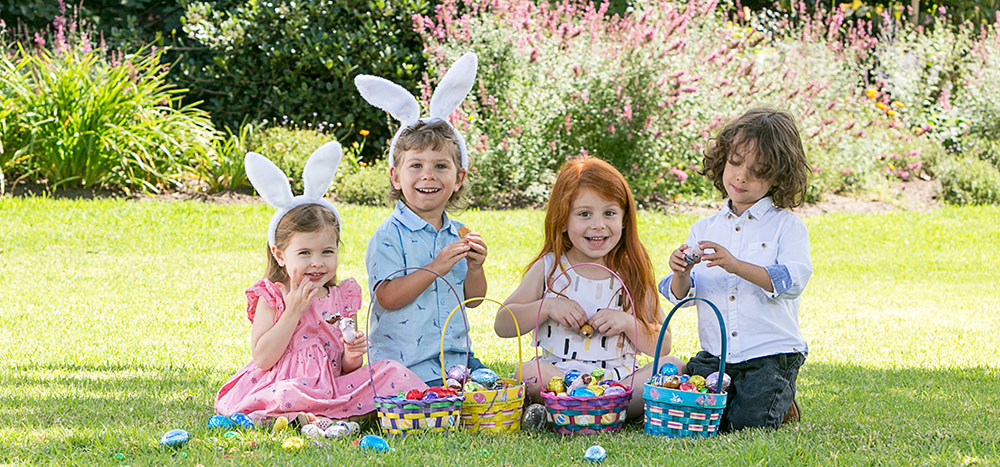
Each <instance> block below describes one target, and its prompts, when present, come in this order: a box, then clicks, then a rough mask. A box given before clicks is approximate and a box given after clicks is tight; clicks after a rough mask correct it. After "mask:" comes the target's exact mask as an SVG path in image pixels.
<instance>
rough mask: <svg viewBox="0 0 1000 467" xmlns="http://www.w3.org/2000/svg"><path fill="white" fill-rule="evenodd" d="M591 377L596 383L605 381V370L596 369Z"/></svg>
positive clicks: (591, 373)
mask: <svg viewBox="0 0 1000 467" xmlns="http://www.w3.org/2000/svg"><path fill="white" fill-rule="evenodd" d="M590 376H591V377H592V378H594V381H600V380H602V379H604V368H594V369H593V370H592V371H591V372H590Z"/></svg>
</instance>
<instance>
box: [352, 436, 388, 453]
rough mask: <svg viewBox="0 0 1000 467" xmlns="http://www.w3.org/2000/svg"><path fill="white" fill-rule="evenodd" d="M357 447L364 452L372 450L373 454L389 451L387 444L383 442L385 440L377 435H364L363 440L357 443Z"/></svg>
mask: <svg viewBox="0 0 1000 467" xmlns="http://www.w3.org/2000/svg"><path fill="white" fill-rule="evenodd" d="M358 446H359V447H360V448H361V449H364V450H366V451H367V450H372V451H375V452H388V451H389V443H387V442H385V439H383V438H382V437H381V436H379V435H365V436H364V437H363V438H361V442H359V443H358Z"/></svg>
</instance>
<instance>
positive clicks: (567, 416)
mask: <svg viewBox="0 0 1000 467" xmlns="http://www.w3.org/2000/svg"><path fill="white" fill-rule="evenodd" d="M579 266H596V267H599V268H602V269H604V270H606V271H608V272H609V273H611V275H612V276H614V277H615V278H616V279H618V281H619V282H621V283H622V288H623V289H624V292H625V294H626V296H627V297H628V303H629V304H630V305H631V307H632V316H633V317H634V318H635V326H636V334H638V332H639V318H638V317H637V316H636V315H635V303H634V302H633V301H632V294H631V293H629V291H628V288H626V287H625V281H623V280H622V278H621V277H619V276H618V274H617V273H615V272H614V271H612V270H611V269H608V268H607V267H606V266H603V265H600V264H596V263H578V264H574V265H571V266H570V267H568V268H566V269H563V270H562V272H560V273H559V274H557V275H556V276H555V277H553V278H552V280H551V281H550V282H549V286H548V287H547V288H546V290H551V289H552V287H553V285H554V284H555V281H556V280H557V279H558V278H559V276H562V275H565V274H566V273H567V272H569V271H570V270H571V269H573V268H576V267H579ZM567 277H568V276H567ZM544 303H545V295H543V296H542V299H541V301H539V303H538V314H537V315H536V318H535V335H536V336H537V335H538V325H539V322H538V321H539V319H540V318H541V316H542V305H543V304H544ZM536 339H537V337H536ZM535 364H536V366H537V367H538V380H539V384H541V385H543V388H544V384H545V381H542V366H541V363H540V356H539V354H538V346H537V345H536V346H535ZM635 370H636V368H635V360H633V361H632V374H631V378H632V379H631V381H630V383H629V384H628V385H627V386H625V392H624V393H622V394H613V395H608V396H605V395H601V396H585V397H573V396H557V395H556V394H553V393H551V392H548V391H545V390H544V389H543V390H542V393H541V396H542V402H543V403H544V405H545V411H546V415H547V417H548V420H549V422H550V424H551V425H550V426H551V427H552V431H554V432H556V433H559V434H562V435H588V434H593V433H611V432H615V431H618V430H620V429H621V428H622V425H623V424H624V423H625V416H626V409H628V405H629V401H630V400H631V399H632V388H633V386H634V385H635Z"/></svg>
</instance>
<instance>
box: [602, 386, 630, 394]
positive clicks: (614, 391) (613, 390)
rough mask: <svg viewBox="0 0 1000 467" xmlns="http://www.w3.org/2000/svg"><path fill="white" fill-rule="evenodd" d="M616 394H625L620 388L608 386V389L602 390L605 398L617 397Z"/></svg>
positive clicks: (623, 389)
mask: <svg viewBox="0 0 1000 467" xmlns="http://www.w3.org/2000/svg"><path fill="white" fill-rule="evenodd" d="M618 394H625V388H623V387H621V386H608V388H607V389H605V390H604V395H605V396H617V395H618Z"/></svg>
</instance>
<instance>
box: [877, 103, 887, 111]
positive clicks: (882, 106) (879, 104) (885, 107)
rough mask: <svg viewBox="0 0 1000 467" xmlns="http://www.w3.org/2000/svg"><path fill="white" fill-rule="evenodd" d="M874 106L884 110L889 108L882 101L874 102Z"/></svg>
mask: <svg viewBox="0 0 1000 467" xmlns="http://www.w3.org/2000/svg"><path fill="white" fill-rule="evenodd" d="M875 107H878V108H879V110H886V109H888V108H889V106H887V105H885V103H883V102H876V103H875Z"/></svg>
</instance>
